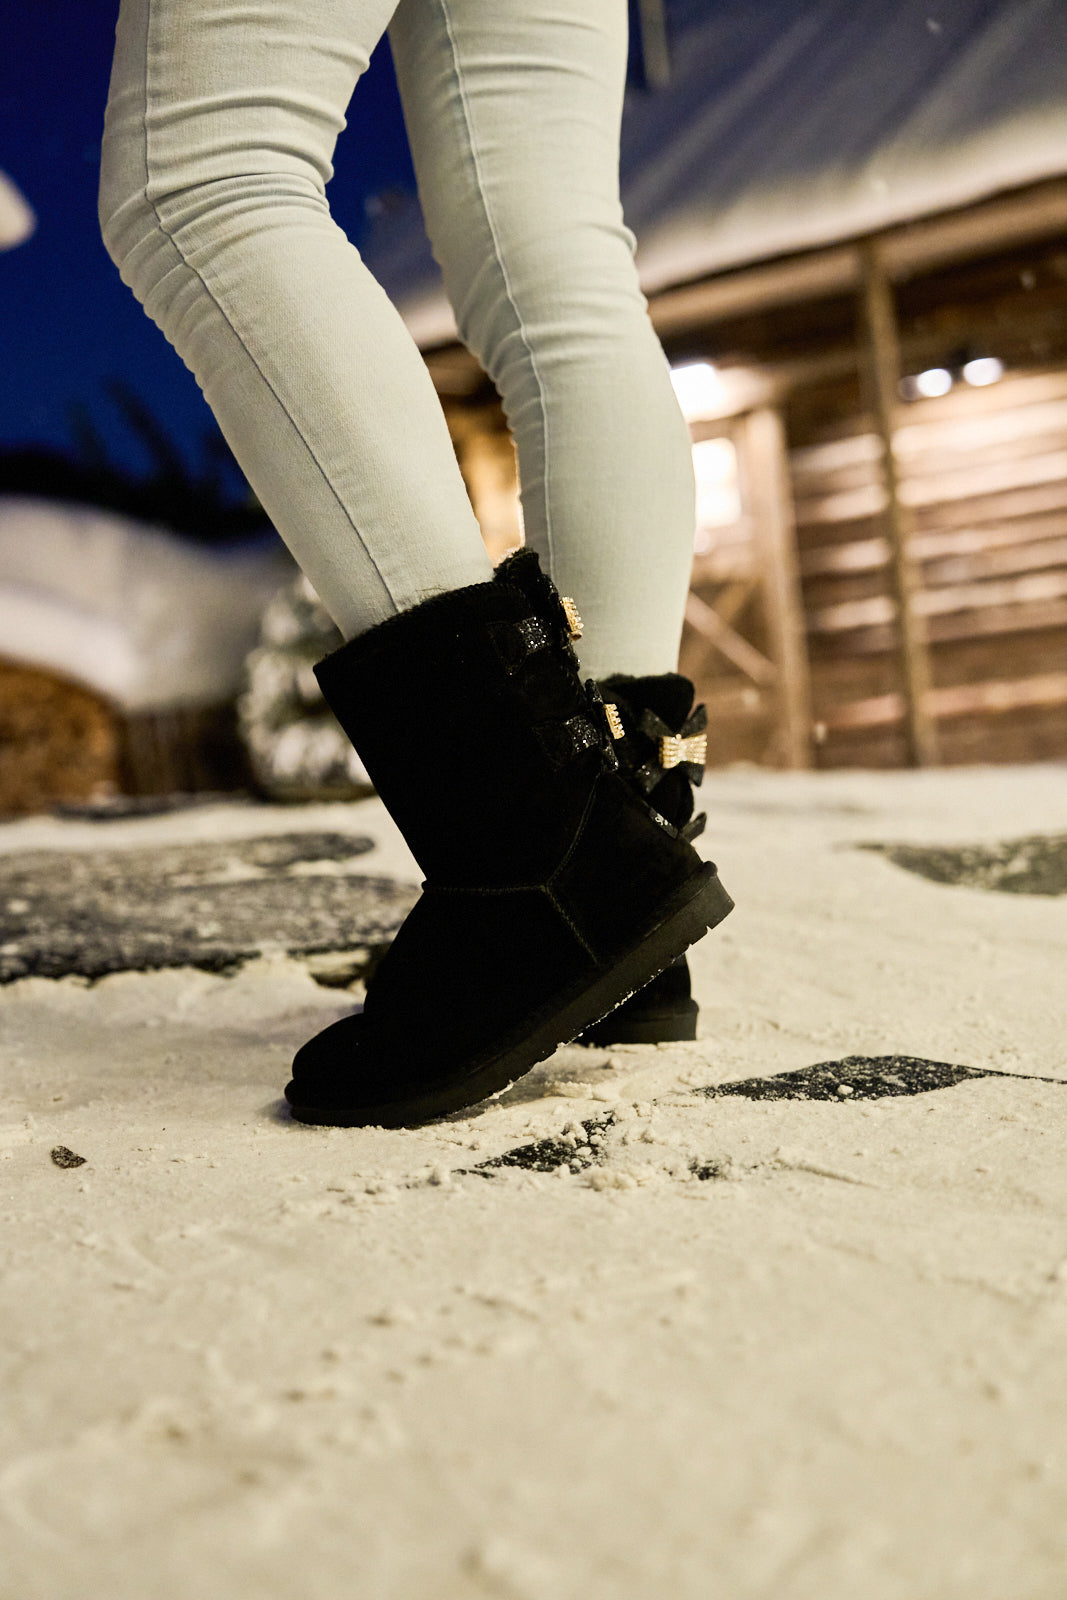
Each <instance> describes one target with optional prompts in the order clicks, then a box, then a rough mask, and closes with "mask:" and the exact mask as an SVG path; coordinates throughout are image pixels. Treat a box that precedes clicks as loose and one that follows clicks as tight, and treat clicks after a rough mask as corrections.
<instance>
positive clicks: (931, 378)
mask: <svg viewBox="0 0 1067 1600" xmlns="http://www.w3.org/2000/svg"><path fill="white" fill-rule="evenodd" d="M915 388H916V391H917V392H918V393H919V394H921V395H922V397H923V399H924V400H934V399H936V398H937V396H938V395H939V394H948V392H949V390H950V389H951V388H952V374H951V372H950V371H949V370H948V368H947V367H927V369H926V371H925V372H920V373H919V375H918V377H917V378H916V379H915Z"/></svg>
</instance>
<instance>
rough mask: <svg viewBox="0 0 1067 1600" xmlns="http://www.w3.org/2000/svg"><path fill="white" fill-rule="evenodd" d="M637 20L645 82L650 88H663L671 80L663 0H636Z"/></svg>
mask: <svg viewBox="0 0 1067 1600" xmlns="http://www.w3.org/2000/svg"><path fill="white" fill-rule="evenodd" d="M637 20H638V23H639V26H640V30H641V64H642V68H643V70H644V75H645V83H646V85H647V86H648V88H650V89H665V88H666V87H667V85H668V84H669V83H670V81H671V57H670V49H669V46H668V44H667V18H666V15H665V13H664V9H663V0H637Z"/></svg>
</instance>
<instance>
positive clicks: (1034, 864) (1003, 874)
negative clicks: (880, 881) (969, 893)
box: [856, 833, 1067, 895]
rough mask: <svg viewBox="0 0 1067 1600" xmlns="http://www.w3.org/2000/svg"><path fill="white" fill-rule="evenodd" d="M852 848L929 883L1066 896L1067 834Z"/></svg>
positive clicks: (1005, 891) (1040, 834)
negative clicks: (953, 845) (1000, 840)
mask: <svg viewBox="0 0 1067 1600" xmlns="http://www.w3.org/2000/svg"><path fill="white" fill-rule="evenodd" d="M856 848H857V849H859V850H874V851H876V852H877V853H879V854H880V855H884V856H887V857H888V859H889V860H890V861H892V862H893V863H894V865H896V866H898V867H903V868H904V869H905V871H906V872H917V873H918V874H919V875H920V877H923V878H929V879H930V881H931V883H951V884H960V885H963V886H964V887H966V888H970V889H995V890H997V891H999V892H1000V893H1003V894H1046V895H1053V894H1067V833H1059V834H1056V833H1053V834H1046V833H1038V834H1034V835H1032V836H1031V837H1030V838H1026V839H1010V840H1008V841H1006V842H1005V843H1004V844H994V845H964V846H961V847H959V848H956V849H950V848H948V847H942V846H932V845H929V846H928V845H910V844H861V845H858V846H856Z"/></svg>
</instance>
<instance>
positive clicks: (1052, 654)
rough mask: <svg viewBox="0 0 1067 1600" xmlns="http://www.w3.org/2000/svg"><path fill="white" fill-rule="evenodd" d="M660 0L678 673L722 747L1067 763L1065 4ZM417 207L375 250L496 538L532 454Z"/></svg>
mask: <svg viewBox="0 0 1067 1600" xmlns="http://www.w3.org/2000/svg"><path fill="white" fill-rule="evenodd" d="M935 10H936V11H937V12H938V15H937V16H934V15H930V14H928V13H930V12H931V11H935ZM942 17H943V20H940V19H941V18H942ZM666 21H667V24H668V27H667V39H668V42H669V43H671V44H672V46H673V49H672V58H671V61H670V63H669V70H668V71H667V72H665V73H664V72H661V73H660V74H659V82H660V84H661V87H658V88H656V89H655V90H639V89H638V90H631V91H630V92H629V99H628V104H627V114H626V117H625V118H624V125H623V130H624V134H623V182H622V193H623V204H624V211H625V214H626V217H627V220H628V222H629V223H630V225H631V226H632V227H633V228H634V230H635V233H636V235H637V238H638V241H639V247H638V254H637V262H638V267H639V270H640V271H641V279H642V286H643V288H644V290H645V293H646V296H647V298H648V301H649V309H650V315H651V317H652V321H653V324H654V326H655V327H656V329H657V332H658V333H659V336H660V338H661V340H662V342H663V345H664V348H665V350H666V352H667V355H668V358H669V359H670V361H671V364H672V368H674V369H675V371H676V379H677V384H678V388H679V395H680V398H681V399H682V400H683V405H684V408H685V409H686V411H687V415H688V416H689V418H690V426H691V432H692V438H693V444H694V464H695V468H696V473H697V480H698V501H699V505H698V524H699V525H698V529H697V539H696V549H695V551H694V565H693V579H692V589H691V593H690V598H689V605H688V612H687V626H686V632H685V637H684V639H683V643H682V656H681V667H682V670H683V671H685V672H687V673H688V674H689V675H690V676H691V677H693V678H694V680H695V681H696V683H697V685H698V690H699V693H700V696H701V698H703V699H704V700H705V701H706V702H707V704H708V709H709V713H710V717H711V722H712V727H713V729H714V734H713V737H712V739H711V741H710V745H711V755H710V759H711V760H712V761H713V762H714V763H724V762H728V761H734V760H738V759H741V760H751V761H755V762H759V763H764V764H773V765H782V766H809V765H816V766H842V765H864V766H883V767H884V766H902V765H908V764H930V763H958V762H987V761H992V762H996V761H1025V760H1044V759H1063V758H1065V757H1067V146H1065V145H1064V141H1063V138H1062V128H1063V126H1064V119H1065V114H1067V12H1065V11H1064V10H1063V8H1060V7H1056V6H1049V5H1040V4H1034V5H1022V6H1020V5H1018V4H1016V3H1015V0H1001V3H999V4H998V3H995V0H956V3H955V4H954V6H953V7H952V8H951V11H950V12H949V11H948V10H947V9H946V8H930V7H927V8H924V9H920V8H916V7H914V6H911V5H907V4H906V5H903V6H900V5H892V6H890V5H883V4H882V3H881V0H860V3H859V4H856V3H855V0H817V3H816V4H814V5H812V4H811V3H810V0H803V3H801V0H793V3H785V4H782V5H776V6H775V7H766V8H760V7H759V6H756V7H752V6H751V5H745V6H742V5H741V4H740V3H735V0H721V3H720V4H717V5H716V6H715V7H707V6H698V5H695V4H688V5H686V4H684V3H682V0H679V4H678V5H677V6H674V5H668V6H667V8H666ZM420 234H421V224H420V223H419V221H418V218H417V215H414V214H405V213H404V210H403V208H402V207H401V211H400V215H399V216H396V215H394V216H392V217H391V218H390V220H389V225H388V230H387V231H386V232H383V234H382V235H381V236H380V237H379V239H378V241H377V249H376V248H375V243H374V241H373V240H372V242H371V246H370V248H369V249H368V250H366V251H365V252H364V253H365V254H366V256H367V259H368V261H369V263H370V265H371V266H372V267H373V268H374V270H375V271H377V272H378V273H379V275H380V276H381V278H382V280H383V282H385V284H386V286H387V287H388V288H389V289H390V292H391V293H392V294H393V296H394V298H395V299H396V301H397V303H398V304H399V305H400V308H401V310H402V312H404V314H405V316H406V318H407V320H408V324H409V326H410V327H411V329H412V332H413V333H414V334H415V336H416V338H417V339H418V341H419V343H420V345H421V347H422V349H423V352H424V355H425V357H426V360H427V363H428V366H429V368H430V371H431V373H432V374H433V376H434V379H435V382H436V384H437V388H438V392H439V393H440V395H441V397H442V401H443V403H444V405H445V408H446V412H447V414H448V415H449V418H450V423H451V426H452V429H453V437H454V440H455V443H456V448H457V454H458V456H459V459H460V463H461V466H462V468H463V470H464V474H465V477H466V479H467V482H468V486H469V488H470V491H471V496H472V500H473V502H474V505H475V509H476V511H477V512H478V515H479V519H480V521H481V522H482V526H483V531H484V532H485V534H486V538H487V542H488V543H489V545H490V548H491V549H494V550H497V551H502V550H503V549H505V548H507V547H508V545H510V544H514V543H516V542H517V539H518V537H519V532H518V528H519V520H518V512H517V499H516V496H517V485H516V481H515V463H514V452H513V450H512V447H511V442H510V438H509V436H508V433H507V429H506V424H505V422H504V418H503V413H502V410H501V408H500V405H499V401H498V400H497V398H496V395H495V391H494V390H493V388H492V386H491V385H490V384H489V383H488V381H487V380H486V379H485V377H484V375H483V374H482V373H481V371H480V368H479V367H478V366H477V363H476V362H475V361H474V360H473V358H472V357H471V355H470V354H469V353H468V352H467V351H466V350H465V348H464V347H463V345H462V343H461V342H460V341H459V339H458V335H457V334H456V331H455V324H454V321H452V319H451V313H450V311H449V309H448V307H447V303H446V302H445V301H444V298H443V294H442V292H441V290H440V285H439V280H438V278H437V276H436V268H435V267H434V266H433V264H432V261H431V260H430V259H429V258H428V255H427V252H426V251H423V253H422V255H421V256H420V254H419V246H418V236H419V235H420ZM427 249H428V247H427Z"/></svg>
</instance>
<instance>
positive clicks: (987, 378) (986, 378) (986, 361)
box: [963, 356, 1004, 389]
mask: <svg viewBox="0 0 1067 1600" xmlns="http://www.w3.org/2000/svg"><path fill="white" fill-rule="evenodd" d="M963 376H964V378H965V379H966V381H967V382H968V383H970V384H973V385H974V387H975V388H976V389H981V388H984V387H985V385H986V384H987V383H996V381H997V379H998V378H1002V377H1003V376H1004V363H1003V361H998V360H997V358H996V356H977V357H976V358H975V359H974V360H973V361H968V362H967V364H966V366H965V367H964V369H963Z"/></svg>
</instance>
